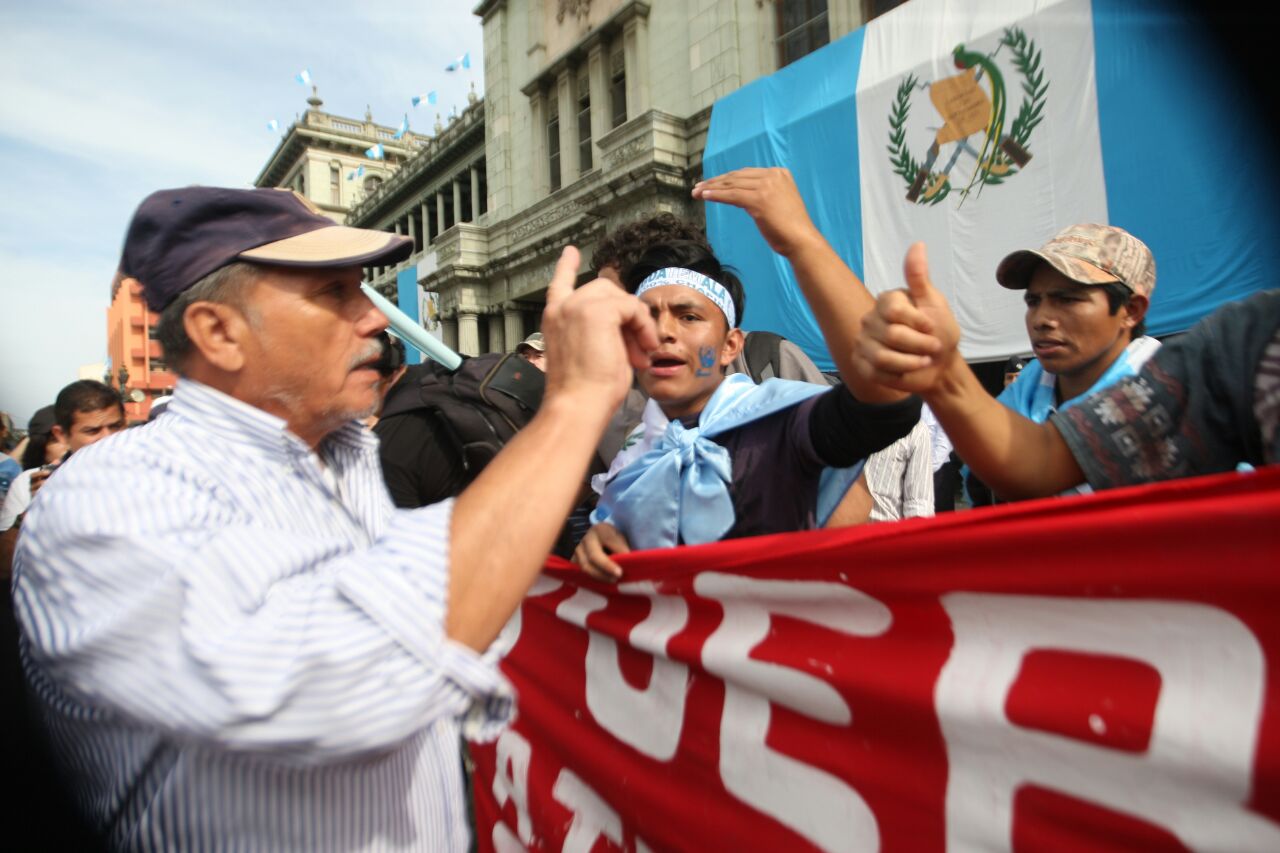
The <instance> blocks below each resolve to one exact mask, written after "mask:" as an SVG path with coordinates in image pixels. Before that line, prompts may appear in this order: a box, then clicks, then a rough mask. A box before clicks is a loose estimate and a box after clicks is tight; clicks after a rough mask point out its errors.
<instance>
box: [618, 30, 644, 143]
mask: <svg viewBox="0 0 1280 853" xmlns="http://www.w3.org/2000/svg"><path fill="white" fill-rule="evenodd" d="M622 49H623V52H624V55H625V59H624V61H625V62H626V64H627V119H628V120H630V119H633V118H635V117H636V116H638V115H643V114H644V113H645V112H647V111H648V110H649V83H648V80H649V69H648V67H647V66H648V64H649V22H648V21H647V20H645V19H644V18H641V17H634V18H632V19H631V20H629V21H627V23H626V24H625V25H624V26H623V28H622ZM642 65H643V66H645V67H643V68H642V67H641V66H642Z"/></svg>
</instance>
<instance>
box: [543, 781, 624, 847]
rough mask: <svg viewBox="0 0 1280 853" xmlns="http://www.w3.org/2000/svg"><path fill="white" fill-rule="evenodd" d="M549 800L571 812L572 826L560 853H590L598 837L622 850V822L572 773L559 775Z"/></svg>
mask: <svg viewBox="0 0 1280 853" xmlns="http://www.w3.org/2000/svg"><path fill="white" fill-rule="evenodd" d="M551 796H553V797H555V798H556V800H557V801H558V802H560V803H561V804H563V805H564V806H565V807H566V808H567V809H569V811H571V812H573V822H572V823H570V824H569V832H568V834H567V835H565V837H564V844H563V845H562V846H561V848H560V849H561V850H562V851H564V853H591V848H592V847H594V846H595V843H596V839H597V838H599V837H600V836H601V835H603V836H605V837H606V838H608V839H609V840H610V841H612V842H613V843H614V844H616V845H618V846H619V847H621V846H622V818H620V817H618V813H617V812H615V811H614V810H613V809H611V808H609V804H608V803H606V802H605V801H604V800H602V799H600V795H599V794H597V793H596V792H595V791H593V790H591V787H590V786H589V785H587V783H586V782H583V781H582V780H581V779H579V778H578V777H577V775H576V774H575V773H574V772H573V771H572V770H569V769H568V768H565V769H562V770H561V771H560V775H559V776H557V777H556V784H555V787H554V788H552V789H551Z"/></svg>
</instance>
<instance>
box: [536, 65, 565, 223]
mask: <svg viewBox="0 0 1280 853" xmlns="http://www.w3.org/2000/svg"><path fill="white" fill-rule="evenodd" d="M529 121H530V122H531V123H532V127H533V145H531V146H530V148H531V149H532V151H531V153H532V156H533V188H534V196H535V197H536V198H543V197H544V196H546V194H547V193H548V192H549V191H550V190H551V165H550V164H549V163H548V162H547V107H546V95H544V94H543V93H542V91H541V90H538V91H536V92H534V93H533V94H532V95H530V96H529ZM562 177H563V175H562Z"/></svg>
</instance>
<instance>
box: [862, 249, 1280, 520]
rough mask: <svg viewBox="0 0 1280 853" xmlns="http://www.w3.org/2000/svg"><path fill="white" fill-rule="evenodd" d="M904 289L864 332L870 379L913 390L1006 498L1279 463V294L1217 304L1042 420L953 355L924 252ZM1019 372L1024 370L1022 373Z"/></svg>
mask: <svg viewBox="0 0 1280 853" xmlns="http://www.w3.org/2000/svg"><path fill="white" fill-rule="evenodd" d="M904 273H905V279H906V284H907V287H906V289H905V290H892V291H887V292H885V293H882V294H880V295H879V296H878V297H877V299H876V308H875V310H873V311H871V312H869V313H868V314H867V315H866V316H865V317H864V318H863V323H862V335H861V337H860V339H859V341H858V344H857V352H856V357H855V362H856V363H855V367H854V369H855V370H856V371H857V373H858V375H859V376H860V377H862V378H863V379H864V380H865V381H871V382H877V383H880V384H881V385H882V386H884V387H885V388H893V389H897V390H901V391H910V392H913V393H918V394H920V395H921V396H923V397H924V399H925V402H926V403H927V404H928V405H929V407H930V408H931V409H932V410H933V412H934V414H936V415H937V417H938V420H939V421H940V422H941V423H942V426H943V428H945V429H946V431H947V435H948V436H949V437H950V438H951V440H952V442H954V444H955V447H956V450H957V451H958V452H959V453H960V455H961V456H962V457H963V458H964V459H965V460H966V461H968V463H969V465H970V466H971V467H972V468H973V470H974V472H975V473H976V474H977V475H978V476H980V477H982V478H983V480H984V481H986V482H987V483H989V484H990V485H991V486H992V488H994V489H995V490H996V491H997V492H998V493H999V494H1000V495H1002V496H1005V497H1008V498H1011V499H1021V498H1031V497H1044V496H1046V495H1051V494H1055V493H1060V492H1062V491H1063V490H1065V489H1069V488H1071V487H1073V486H1077V485H1079V484H1081V483H1088V484H1089V485H1090V486H1091V487H1092V488H1095V489H1103V488H1112V487H1116V486H1124V485H1132V484H1136V483H1149V482H1154V481H1159V480H1169V479H1174V478H1179V477H1191V476H1196V475H1199V474H1210V473H1215V472H1224V471H1231V470H1234V469H1235V468H1236V467H1237V466H1239V465H1240V464H1241V463H1246V464H1248V465H1254V466H1256V465H1270V464H1275V463H1277V462H1280V290H1264V291H1261V292H1258V293H1255V294H1254V295H1253V296H1250V297H1249V298H1248V299H1244V300H1241V301H1239V302H1231V303H1227V304H1226V305H1223V306H1221V307H1220V308H1218V310H1217V311H1215V312H1214V313H1213V314H1211V315H1209V316H1208V317H1206V318H1204V319H1203V320H1201V321H1200V322H1199V323H1197V324H1196V325H1195V326H1194V327H1192V329H1191V330H1190V331H1188V332H1187V333H1186V334H1184V335H1180V336H1179V337H1177V338H1176V339H1174V340H1173V341H1171V342H1170V343H1168V344H1166V345H1165V346H1163V347H1161V348H1160V350H1159V351H1158V352H1157V353H1156V354H1155V355H1154V356H1153V357H1152V358H1151V359H1150V360H1149V361H1147V363H1146V364H1144V365H1143V366H1142V369H1141V370H1139V371H1138V372H1137V374H1136V375H1132V376H1125V377H1122V378H1121V379H1119V380H1118V381H1117V382H1115V383H1114V384H1113V385H1110V386H1109V387H1105V388H1102V389H1101V390H1099V391H1096V392H1094V393H1092V394H1087V395H1086V396H1085V397H1084V398H1083V399H1076V400H1075V401H1074V405H1072V406H1069V407H1063V408H1060V409H1059V410H1058V411H1057V412H1054V413H1053V414H1051V415H1050V416H1049V418H1048V420H1047V421H1045V422H1043V423H1036V422H1034V421H1032V420H1030V419H1028V418H1027V417H1025V416H1023V415H1021V414H1020V413H1018V412H1017V411H1015V410H1014V409H1011V408H1009V407H1006V406H1003V405H1001V404H1000V403H999V402H997V401H996V399H995V398H994V397H992V396H990V395H989V394H987V392H986V390H985V389H984V388H983V387H982V384H981V383H980V382H979V381H978V378H977V377H976V376H974V374H973V371H972V370H971V369H970V368H969V366H968V365H967V364H966V363H965V361H964V359H963V358H962V357H961V356H960V353H959V342H960V327H959V324H957V323H956V320H955V317H954V315H953V314H952V313H951V308H950V306H948V305H947V301H946V299H945V298H944V297H943V296H942V294H941V293H940V292H939V291H938V290H937V289H936V288H935V287H934V286H933V284H932V282H931V281H930V280H929V266H928V259H927V257H926V254H925V249H924V244H923V243H917V244H916V245H914V246H912V247H911V249H910V250H909V251H908V253H907V260H906V264H905V267H904ZM1024 372H1025V371H1024Z"/></svg>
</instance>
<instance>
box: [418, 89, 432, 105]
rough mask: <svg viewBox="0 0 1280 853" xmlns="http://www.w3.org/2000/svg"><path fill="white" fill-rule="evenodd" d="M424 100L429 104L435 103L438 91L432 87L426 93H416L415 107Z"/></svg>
mask: <svg viewBox="0 0 1280 853" xmlns="http://www.w3.org/2000/svg"><path fill="white" fill-rule="evenodd" d="M423 101H426V102H427V103H428V104H434V103H435V102H436V92H435V90H434V89H432V90H431V91H430V92H427V94H425V95H414V96H413V105H414V106H415V107H416V106H417V105H418V104H420V103H422V102H423Z"/></svg>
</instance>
